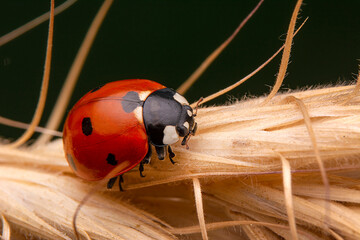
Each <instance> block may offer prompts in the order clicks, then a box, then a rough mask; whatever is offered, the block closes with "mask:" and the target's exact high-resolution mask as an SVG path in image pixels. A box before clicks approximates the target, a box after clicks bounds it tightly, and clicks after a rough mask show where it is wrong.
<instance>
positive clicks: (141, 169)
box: [139, 161, 145, 177]
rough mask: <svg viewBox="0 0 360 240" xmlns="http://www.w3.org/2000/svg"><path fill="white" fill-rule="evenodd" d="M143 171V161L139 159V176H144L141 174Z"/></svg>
mask: <svg viewBox="0 0 360 240" xmlns="http://www.w3.org/2000/svg"><path fill="white" fill-rule="evenodd" d="M143 171H144V163H143V161H141V162H140V164H139V172H140V177H145V176H144V175H143Z"/></svg>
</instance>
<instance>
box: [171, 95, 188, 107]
mask: <svg viewBox="0 0 360 240" xmlns="http://www.w3.org/2000/svg"><path fill="white" fill-rule="evenodd" d="M174 99H175V100H176V101H178V102H179V103H180V104H181V105H189V102H188V101H187V100H186V99H185V98H184V97H183V96H181V95H180V94H178V93H175V95H174Z"/></svg>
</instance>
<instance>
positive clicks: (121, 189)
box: [119, 174, 124, 192]
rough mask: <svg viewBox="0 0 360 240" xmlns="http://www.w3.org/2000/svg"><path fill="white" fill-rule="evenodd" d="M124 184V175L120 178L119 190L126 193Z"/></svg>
mask: <svg viewBox="0 0 360 240" xmlns="http://www.w3.org/2000/svg"><path fill="white" fill-rule="evenodd" d="M123 182H124V178H123V175H122V174H121V175H120V176H119V189H120V191H121V192H123V191H124V189H123V188H122V185H121V184H122V183H123Z"/></svg>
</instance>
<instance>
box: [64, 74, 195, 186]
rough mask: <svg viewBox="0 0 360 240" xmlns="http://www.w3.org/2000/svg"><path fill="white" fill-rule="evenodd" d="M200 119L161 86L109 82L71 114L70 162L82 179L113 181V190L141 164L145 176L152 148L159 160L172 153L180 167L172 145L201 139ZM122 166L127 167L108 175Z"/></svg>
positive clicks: (67, 147)
mask: <svg viewBox="0 0 360 240" xmlns="http://www.w3.org/2000/svg"><path fill="white" fill-rule="evenodd" d="M194 117H195V114H194V113H193V109H192V108H191V107H190V106H189V103H188V102H187V101H186V99H185V98H184V97H183V96H181V95H180V94H178V93H177V92H175V91H174V90H173V89H171V88H167V87H165V86H163V85H161V84H159V83H156V82H153V81H150V80H143V79H132V80H122V81H116V82H111V83H107V84H105V85H103V86H101V87H97V88H95V89H93V90H92V91H90V92H89V93H87V94H86V95H85V96H84V97H82V98H81V99H80V100H79V101H78V102H77V103H76V104H75V106H74V107H73V108H72V109H71V111H70V113H69V114H68V116H67V118H66V121H65V125H64V132H63V142H64V150H65V155H66V159H67V161H68V163H69V165H70V166H71V168H72V169H73V170H74V172H75V173H76V174H77V175H78V176H79V177H81V178H84V179H86V180H101V179H103V178H105V177H110V178H111V179H110V180H109V183H108V188H111V187H112V186H113V184H114V182H115V180H116V178H117V176H119V175H120V176H121V174H123V173H125V172H127V171H129V170H130V169H132V168H134V167H135V166H136V165H138V164H140V165H139V170H140V175H141V176H143V175H142V171H143V170H144V166H143V164H146V163H149V161H150V159H151V155H152V152H151V146H150V145H153V146H155V149H156V153H157V156H158V158H159V159H161V160H162V159H164V158H165V156H166V152H168V153H169V158H170V160H171V162H172V163H174V162H173V160H172V158H173V157H174V156H175V154H174V153H173V151H172V149H171V147H170V144H173V143H176V142H177V141H178V140H179V138H180V137H183V141H182V144H183V145H184V144H185V143H186V141H187V139H188V138H189V136H190V135H194V134H195V131H196V127H197V124H196V122H195V120H194ZM120 163H121V164H123V165H124V167H123V168H122V169H121V170H119V171H118V172H117V173H116V174H114V175H113V176H108V174H109V173H110V172H111V171H112V170H113V169H114V168H115V167H116V166H117V165H118V164H120ZM121 181H122V178H120V181H119V183H120V184H121ZM120 187H121V185H120Z"/></svg>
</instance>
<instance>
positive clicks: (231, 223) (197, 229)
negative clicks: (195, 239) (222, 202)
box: [170, 221, 289, 234]
mask: <svg viewBox="0 0 360 240" xmlns="http://www.w3.org/2000/svg"><path fill="white" fill-rule="evenodd" d="M240 225H257V226H267V227H274V228H279V229H289V227H288V226H285V225H281V224H273V223H266V222H257V221H224V222H213V223H207V224H206V230H208V231H211V230H216V229H220V228H226V227H234V226H240ZM170 231H171V232H172V233H174V234H194V233H199V232H201V227H200V226H190V227H183V228H171V230H170Z"/></svg>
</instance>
